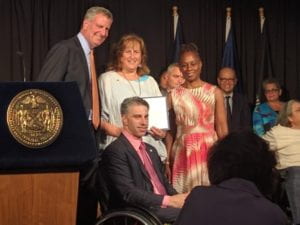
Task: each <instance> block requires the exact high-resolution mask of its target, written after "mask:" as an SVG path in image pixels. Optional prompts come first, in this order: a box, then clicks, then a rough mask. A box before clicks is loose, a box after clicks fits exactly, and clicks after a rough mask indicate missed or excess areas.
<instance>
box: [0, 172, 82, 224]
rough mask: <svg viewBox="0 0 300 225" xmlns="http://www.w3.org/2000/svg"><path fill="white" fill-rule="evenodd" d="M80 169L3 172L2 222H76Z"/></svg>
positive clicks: (0, 181) (0, 190)
mask: <svg viewBox="0 0 300 225" xmlns="http://www.w3.org/2000/svg"><path fill="white" fill-rule="evenodd" d="M78 177H79V175H78V172H70V173H36V174H9V175H0V224H1V225H75V222H76V208H77V194H78Z"/></svg>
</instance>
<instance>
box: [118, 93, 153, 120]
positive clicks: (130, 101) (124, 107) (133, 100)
mask: <svg viewBox="0 0 300 225" xmlns="http://www.w3.org/2000/svg"><path fill="white" fill-rule="evenodd" d="M133 105H143V106H146V107H147V109H149V104H148V102H147V101H145V100H144V99H142V98H140V97H130V98H125V99H124V101H123V102H122V104H121V115H122V116H123V115H125V114H127V113H128V109H129V107H130V106H133Z"/></svg>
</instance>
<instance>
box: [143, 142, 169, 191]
mask: <svg viewBox="0 0 300 225" xmlns="http://www.w3.org/2000/svg"><path fill="white" fill-rule="evenodd" d="M139 150H140V153H141V157H142V160H143V162H144V166H145V169H146V171H147V173H148V175H149V177H150V179H151V183H152V185H153V188H154V191H155V189H156V190H157V192H158V193H157V194H161V195H165V194H166V193H167V192H166V189H165V187H164V186H163V184H162V183H161V182H160V180H159V178H158V176H157V173H156V171H155V169H154V167H153V164H152V162H151V159H150V157H149V156H148V153H147V151H146V145H145V143H144V142H141V145H140V147H139Z"/></svg>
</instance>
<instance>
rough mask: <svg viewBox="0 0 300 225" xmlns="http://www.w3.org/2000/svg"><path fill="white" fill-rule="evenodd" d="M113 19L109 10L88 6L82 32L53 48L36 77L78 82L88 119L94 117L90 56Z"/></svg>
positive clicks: (40, 79)
mask: <svg viewBox="0 0 300 225" xmlns="http://www.w3.org/2000/svg"><path fill="white" fill-rule="evenodd" d="M112 22H113V16H112V14H111V12H110V11H109V10H107V9H105V8H103V7H91V8H89V9H88V10H87V12H86V14H85V16H84V19H83V22H82V26H81V30H80V32H79V33H78V34H77V35H76V36H74V37H72V38H70V39H68V40H64V41H61V42H59V43H57V44H56V45H54V46H53V47H52V48H51V50H50V51H49V53H48V54H47V56H46V60H45V62H44V65H43V67H42V69H41V71H40V73H39V76H38V78H37V81H76V82H77V84H78V87H79V90H80V94H81V97H82V101H83V104H84V107H85V109H86V113H87V116H88V118H89V120H91V118H92V111H91V109H92V98H91V91H92V90H91V76H92V75H91V66H92V65H91V62H90V61H91V59H90V55H91V54H92V51H93V50H94V48H96V47H98V46H99V45H101V44H102V43H103V42H104V41H105V39H106V38H107V36H108V33H109V30H110V27H111V25H112Z"/></svg>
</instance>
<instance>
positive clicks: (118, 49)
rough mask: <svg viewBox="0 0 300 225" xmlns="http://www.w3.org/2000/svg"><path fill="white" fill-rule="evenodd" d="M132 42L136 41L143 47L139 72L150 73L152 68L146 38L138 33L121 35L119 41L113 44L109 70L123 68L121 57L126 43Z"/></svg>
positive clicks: (140, 73)
mask: <svg viewBox="0 0 300 225" xmlns="http://www.w3.org/2000/svg"><path fill="white" fill-rule="evenodd" d="M130 42H136V43H138V44H139V45H140V47H141V54H142V56H141V58H142V59H141V65H140V66H139V67H138V68H137V74H138V75H139V76H140V75H144V74H149V73H150V69H149V68H148V66H147V49H146V45H145V42H144V40H143V39H142V38H141V37H140V36H138V35H136V34H126V35H124V36H122V37H121V39H120V40H119V42H118V43H116V44H115V45H113V48H112V50H111V54H110V60H109V63H108V70H115V71H120V70H122V65H121V57H122V54H123V52H124V50H125V48H126V45H127V44H128V43H130Z"/></svg>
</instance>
